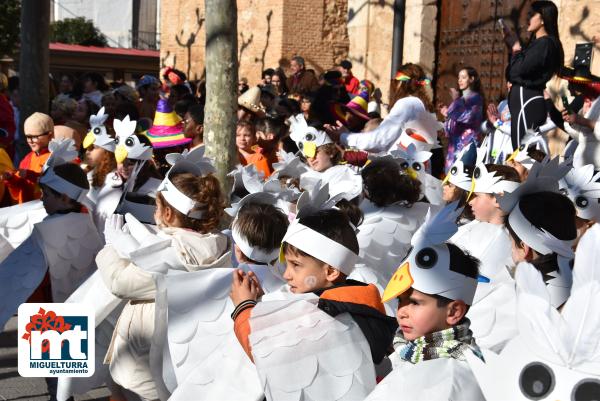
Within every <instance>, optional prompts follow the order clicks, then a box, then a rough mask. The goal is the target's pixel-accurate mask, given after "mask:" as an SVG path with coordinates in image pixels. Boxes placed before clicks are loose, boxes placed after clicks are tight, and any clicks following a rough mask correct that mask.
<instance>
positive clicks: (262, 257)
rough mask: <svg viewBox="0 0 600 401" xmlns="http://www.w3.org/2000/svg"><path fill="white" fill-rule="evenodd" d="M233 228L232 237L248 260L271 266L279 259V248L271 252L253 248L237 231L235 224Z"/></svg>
mask: <svg viewBox="0 0 600 401" xmlns="http://www.w3.org/2000/svg"><path fill="white" fill-rule="evenodd" d="M232 226H233V229H232V230H231V236H232V237H233V240H234V241H235V244H236V245H237V246H238V247H239V248H240V250H241V251H242V253H243V254H244V255H245V256H246V257H247V258H248V259H250V260H254V261H256V262H262V263H267V264H270V263H271V262H273V261H274V260H275V259H277V256H279V248H275V249H272V250H271V251H270V252H265V251H267V250H266V249H264V248H259V247H256V246H252V245H250V243H248V240H247V239H246V238H245V237H244V236H243V235H242V233H240V232H239V230H237V229H236V227H235V222H234V223H233V225H232Z"/></svg>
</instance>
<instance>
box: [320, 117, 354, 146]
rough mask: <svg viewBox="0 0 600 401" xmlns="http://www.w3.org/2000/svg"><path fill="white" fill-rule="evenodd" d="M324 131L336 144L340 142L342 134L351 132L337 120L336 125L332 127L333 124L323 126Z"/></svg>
mask: <svg viewBox="0 0 600 401" xmlns="http://www.w3.org/2000/svg"><path fill="white" fill-rule="evenodd" d="M323 129H324V130H325V132H326V133H327V135H329V137H330V138H331V139H332V140H333V141H334V142H339V140H340V136H341V135H342V134H345V133H349V132H350V131H349V130H348V128H346V127H345V126H344V124H342V122H341V121H338V120H336V122H335V125H331V124H325V125H323Z"/></svg>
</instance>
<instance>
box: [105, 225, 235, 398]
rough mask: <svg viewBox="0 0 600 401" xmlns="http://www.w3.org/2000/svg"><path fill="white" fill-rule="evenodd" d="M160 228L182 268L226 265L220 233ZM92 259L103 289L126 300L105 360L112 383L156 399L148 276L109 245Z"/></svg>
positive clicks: (223, 238) (225, 244) (225, 247)
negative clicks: (169, 238)
mask: <svg viewBox="0 0 600 401" xmlns="http://www.w3.org/2000/svg"><path fill="white" fill-rule="evenodd" d="M163 232H164V233H165V234H167V235H169V236H170V237H172V245H173V247H175V250H176V252H177V255H178V256H179V259H180V261H181V262H182V263H183V265H184V266H185V268H186V269H187V270H188V271H196V270H200V269H206V268H215V267H231V253H230V251H229V249H230V244H229V242H228V239H227V237H226V236H225V235H223V234H220V233H218V234H200V233H197V232H194V231H190V230H185V229H179V228H166V229H163ZM96 264H97V265H98V270H99V271H100V273H101V274H102V278H103V280H104V282H105V284H106V285H107V287H108V288H109V290H110V291H111V292H112V293H113V294H114V295H115V296H117V297H119V298H121V299H127V300H129V302H128V303H127V305H126V306H125V308H124V309H123V312H122V313H121V316H120V317H119V321H118V322H117V325H116V327H115V331H114V333H113V338H112V344H111V347H110V348H109V350H108V352H107V354H106V358H105V363H109V364H110V373H111V376H112V378H113V380H114V381H115V382H116V383H118V384H119V385H121V386H123V387H124V388H126V389H128V390H130V391H133V392H135V393H137V394H138V395H139V396H141V397H142V398H143V399H147V400H156V399H158V394H157V391H156V386H155V383H154V380H153V379H152V374H151V371H150V362H149V355H150V344H151V340H152V335H153V333H154V297H155V293H156V287H155V284H154V278H153V276H152V274H150V273H149V272H147V271H145V270H143V269H142V268H141V267H139V266H136V265H135V264H133V263H131V262H130V261H128V260H126V259H122V258H121V257H120V256H119V254H118V253H117V251H116V250H115V249H114V248H113V247H112V246H110V245H107V246H106V247H104V249H102V251H100V252H99V253H98V256H97V257H96Z"/></svg>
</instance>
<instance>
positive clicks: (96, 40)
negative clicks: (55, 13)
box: [50, 17, 108, 47]
mask: <svg viewBox="0 0 600 401" xmlns="http://www.w3.org/2000/svg"><path fill="white" fill-rule="evenodd" d="M50 42H60V43H68V44H72V45H83V46H100V47H104V46H108V42H107V41H106V37H105V36H104V35H103V34H102V33H101V32H100V31H99V30H98V28H96V27H95V26H94V23H93V22H92V21H91V20H86V19H85V18H83V17H77V18H65V19H64V20H61V21H55V22H53V23H51V24H50Z"/></svg>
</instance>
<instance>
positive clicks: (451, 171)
mask: <svg viewBox="0 0 600 401" xmlns="http://www.w3.org/2000/svg"><path fill="white" fill-rule="evenodd" d="M456 173H458V167H456V166H454V167H452V168H451V169H450V174H452V175H456Z"/></svg>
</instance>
